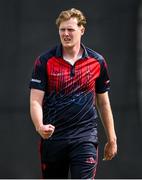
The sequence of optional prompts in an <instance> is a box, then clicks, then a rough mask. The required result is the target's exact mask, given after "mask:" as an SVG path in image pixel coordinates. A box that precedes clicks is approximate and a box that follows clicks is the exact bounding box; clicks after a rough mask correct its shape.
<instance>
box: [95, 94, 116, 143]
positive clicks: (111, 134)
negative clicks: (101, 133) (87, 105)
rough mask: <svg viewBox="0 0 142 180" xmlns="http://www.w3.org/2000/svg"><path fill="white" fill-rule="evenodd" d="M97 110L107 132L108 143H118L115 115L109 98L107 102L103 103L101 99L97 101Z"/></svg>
mask: <svg viewBox="0 0 142 180" xmlns="http://www.w3.org/2000/svg"><path fill="white" fill-rule="evenodd" d="M97 108H98V112H99V115H100V118H101V120H102V123H103V126H104V129H105V132H106V136H107V139H108V142H116V133H115V128H114V120H113V114H112V110H111V106H110V101H109V98H108V96H106V97H105V100H103V101H102V100H101V99H100V100H98V101H97Z"/></svg>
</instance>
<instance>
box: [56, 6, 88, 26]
mask: <svg viewBox="0 0 142 180" xmlns="http://www.w3.org/2000/svg"><path fill="white" fill-rule="evenodd" d="M70 18H77V20H78V26H81V25H82V26H83V27H85V25H86V18H85V16H84V15H83V13H82V12H81V11H80V10H78V9H75V8H72V9H68V10H65V11H61V13H60V14H59V16H58V18H57V19H56V25H57V27H59V26H60V24H61V22H63V21H67V20H69V19H70Z"/></svg>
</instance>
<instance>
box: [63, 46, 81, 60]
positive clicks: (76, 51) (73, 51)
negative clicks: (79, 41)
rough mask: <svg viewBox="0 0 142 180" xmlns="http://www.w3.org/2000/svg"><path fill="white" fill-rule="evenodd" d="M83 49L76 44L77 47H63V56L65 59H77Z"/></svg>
mask: <svg viewBox="0 0 142 180" xmlns="http://www.w3.org/2000/svg"><path fill="white" fill-rule="evenodd" d="M82 52H83V49H82V48H81V46H80V45H79V46H77V47H70V48H66V47H63V56H64V57H66V58H67V59H72V60H74V61H75V60H77V59H78V57H79V56H80V55H81V54H82Z"/></svg>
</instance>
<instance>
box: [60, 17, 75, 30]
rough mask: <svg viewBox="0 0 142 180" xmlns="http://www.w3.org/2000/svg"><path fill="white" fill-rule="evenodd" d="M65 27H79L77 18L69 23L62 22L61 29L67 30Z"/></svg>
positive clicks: (68, 21)
mask: <svg viewBox="0 0 142 180" xmlns="http://www.w3.org/2000/svg"><path fill="white" fill-rule="evenodd" d="M65 27H78V21H77V19H76V18H71V19H69V20H67V21H62V22H61V23H60V26H59V28H65Z"/></svg>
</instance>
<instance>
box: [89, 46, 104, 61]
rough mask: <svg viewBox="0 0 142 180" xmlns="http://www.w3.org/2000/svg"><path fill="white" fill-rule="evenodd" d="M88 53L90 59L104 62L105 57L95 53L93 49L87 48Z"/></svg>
mask: <svg viewBox="0 0 142 180" xmlns="http://www.w3.org/2000/svg"><path fill="white" fill-rule="evenodd" d="M86 51H87V53H88V56H89V57H91V58H94V59H95V60H97V61H99V62H103V61H104V57H103V56H102V55H101V54H100V53H98V52H96V51H94V50H93V49H91V48H88V47H86Z"/></svg>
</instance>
